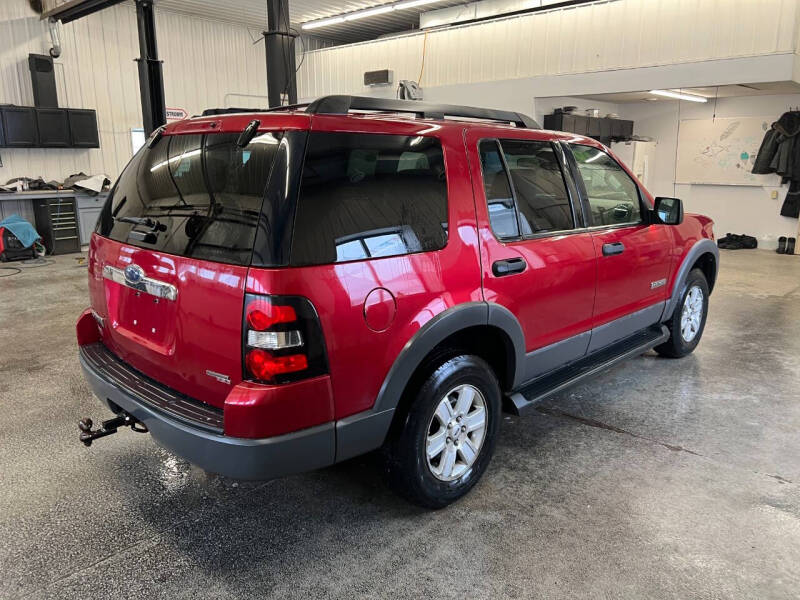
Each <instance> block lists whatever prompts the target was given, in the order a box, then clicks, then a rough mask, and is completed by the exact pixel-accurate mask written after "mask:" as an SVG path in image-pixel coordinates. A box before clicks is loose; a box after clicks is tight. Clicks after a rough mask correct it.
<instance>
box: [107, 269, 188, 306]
mask: <svg viewBox="0 0 800 600" xmlns="http://www.w3.org/2000/svg"><path fill="white" fill-rule="evenodd" d="M103 277H104V278H106V279H108V280H109V281H113V282H114V283H118V284H120V285H124V286H126V287H129V288H131V289H134V290H136V291H137V292H144V293H145V294H150V295H151V296H155V297H156V298H164V299H166V300H175V299H176V298H177V297H178V288H176V287H175V286H174V285H172V284H171V283H164V282H163V281H159V280H158V279H153V278H152V277H144V278H142V280H141V281H139V282H137V283H131V282H130V281H128V280H127V279H125V272H124V271H122V270H121V269H117V268H116V267H112V266H111V265H105V266H104V267H103Z"/></svg>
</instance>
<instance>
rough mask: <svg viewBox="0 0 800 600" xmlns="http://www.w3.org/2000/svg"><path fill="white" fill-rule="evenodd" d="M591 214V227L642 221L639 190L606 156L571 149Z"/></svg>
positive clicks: (585, 149) (575, 147)
mask: <svg viewBox="0 0 800 600" xmlns="http://www.w3.org/2000/svg"><path fill="white" fill-rule="evenodd" d="M571 148H572V154H573V155H574V156H575V161H576V162H577V163H578V171H580V174H581V179H583V184H584V186H585V188H586V195H587V196H588V200H589V208H590V210H591V224H593V225H619V224H625V223H639V222H640V221H641V220H642V211H641V204H640V201H639V190H638V188H637V186H636V184H635V183H634V181H633V180H632V179H631V178H630V176H629V175H628V174H627V173H626V172H625V171H624V170H623V169H622V167H620V166H619V164H617V162H616V161H615V160H614V159H612V158H611V157H610V156H609V155H608V154H606V153H605V152H603V151H602V150H598V149H597V148H592V147H591V146H583V145H580V144H573V145H571Z"/></svg>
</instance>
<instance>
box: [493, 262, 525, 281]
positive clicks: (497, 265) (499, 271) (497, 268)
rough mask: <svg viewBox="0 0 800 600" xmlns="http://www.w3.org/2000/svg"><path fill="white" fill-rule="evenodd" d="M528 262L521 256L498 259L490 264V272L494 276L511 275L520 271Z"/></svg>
mask: <svg viewBox="0 0 800 600" xmlns="http://www.w3.org/2000/svg"><path fill="white" fill-rule="evenodd" d="M527 266H528V264H527V263H526V262H525V261H524V260H523V259H521V258H507V259H506V260H498V261H495V262H494V263H493V264H492V273H494V276H495V277H503V276H504V275H513V274H514V273H522V272H523V271H524V270H525V269H526V267H527Z"/></svg>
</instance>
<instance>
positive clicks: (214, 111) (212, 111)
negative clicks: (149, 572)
mask: <svg viewBox="0 0 800 600" xmlns="http://www.w3.org/2000/svg"><path fill="white" fill-rule="evenodd" d="M306 106H308V102H305V103H303V104H287V105H286V106H276V107H275V108H207V109H205V110H204V111H203V112H202V116H203V117H210V116H213V115H230V114H234V113H265V112H280V111H286V110H300V109H303V108H305V107H306Z"/></svg>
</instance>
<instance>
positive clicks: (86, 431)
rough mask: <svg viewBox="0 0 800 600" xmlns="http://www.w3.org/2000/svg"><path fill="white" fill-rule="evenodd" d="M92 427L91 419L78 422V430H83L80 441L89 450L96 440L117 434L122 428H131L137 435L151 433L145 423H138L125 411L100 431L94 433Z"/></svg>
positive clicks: (106, 423) (105, 424)
mask: <svg viewBox="0 0 800 600" xmlns="http://www.w3.org/2000/svg"><path fill="white" fill-rule="evenodd" d="M92 425H94V423H92V420H91V419H90V418H89V417H86V418H85V419H81V420H80V421H79V422H78V429H80V430H81V435H80V440H81V442H83V445H84V446H86V447H87V448H88V447H89V446H91V445H92V442H93V441H94V440H96V439H98V438H101V437H105V436H107V435H111V434H112V433H117V429H118V428H120V427H130V428H131V429H132V430H133V431H135V432H136V433H147V432H148V431H149V430H148V429H147V426H146V425H145V424H144V423H142V422H141V421H137V420H136V418H135V417H133V416H132V415H129V414H128V413H126V412H124V411H123V412H121V413H120V414H119V415H117V416H116V417H114V418H113V419H108V420H107V421H103V423H102V425H101V426H100V429H96V430H94V431H92Z"/></svg>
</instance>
